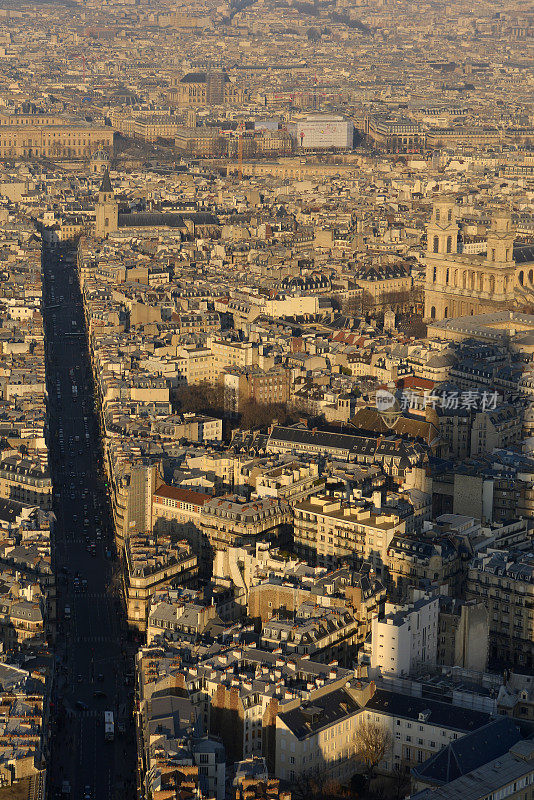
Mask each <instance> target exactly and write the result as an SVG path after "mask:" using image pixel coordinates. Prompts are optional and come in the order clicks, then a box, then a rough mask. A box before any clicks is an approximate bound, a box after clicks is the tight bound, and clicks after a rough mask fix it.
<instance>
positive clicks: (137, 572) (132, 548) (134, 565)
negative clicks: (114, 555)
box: [123, 534, 198, 631]
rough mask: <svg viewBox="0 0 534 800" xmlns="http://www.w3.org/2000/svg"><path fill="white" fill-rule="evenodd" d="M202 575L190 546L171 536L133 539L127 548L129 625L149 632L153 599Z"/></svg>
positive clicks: (131, 538) (125, 579)
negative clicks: (174, 541) (162, 591)
mask: <svg viewBox="0 0 534 800" xmlns="http://www.w3.org/2000/svg"><path fill="white" fill-rule="evenodd" d="M197 575H198V566H197V557H196V555H195V554H194V553H193V552H192V550H191V548H190V547H189V545H188V544H187V542H185V541H183V542H178V543H177V544H174V543H173V542H172V540H171V537H170V536H164V535H159V536H155V535H150V534H149V535H141V534H140V535H137V536H131V537H130V538H129V539H128V541H127V543H126V546H125V548H124V570H123V581H124V594H125V597H126V607H127V615H128V624H129V625H131V626H133V627H136V628H138V629H139V630H141V631H144V630H145V629H146V624H147V615H148V610H149V607H150V602H151V599H152V597H153V595H154V594H155V593H156V592H158V591H161V590H162V589H165V588H167V587H169V588H172V587H173V586H179V585H186V584H188V583H190V582H191V581H192V580H193V579H194V578H195V577H196V576H197Z"/></svg>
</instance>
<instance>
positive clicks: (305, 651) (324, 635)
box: [260, 606, 362, 667]
mask: <svg viewBox="0 0 534 800" xmlns="http://www.w3.org/2000/svg"><path fill="white" fill-rule="evenodd" d="M359 634H360V622H359V619H358V617H357V616H356V614H355V613H354V612H353V611H352V610H350V609H348V608H332V609H326V608H322V609H320V610H318V609H313V608H311V607H308V608H307V607H306V606H303V607H301V608H299V609H298V610H297V611H296V613H295V614H294V616H293V617H292V618H291V619H283V618H282V619H280V618H278V617H274V618H271V619H269V620H267V622H266V623H265V625H264V627H263V630H262V634H261V639H260V644H261V647H262V648H264V649H265V650H279V649H280V650H281V651H282V653H286V654H288V655H289V654H298V655H309V656H310V657H311V658H313V660H314V661H321V662H324V663H326V664H328V663H330V662H331V661H334V660H335V661H337V662H338V663H340V664H341V665H342V666H345V667H349V666H351V664H352V663H353V662H354V657H355V655H356V651H357V648H358V645H359V644H361V643H362V642H361V639H360V635H359Z"/></svg>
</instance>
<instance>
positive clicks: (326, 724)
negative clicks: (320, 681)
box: [275, 687, 361, 783]
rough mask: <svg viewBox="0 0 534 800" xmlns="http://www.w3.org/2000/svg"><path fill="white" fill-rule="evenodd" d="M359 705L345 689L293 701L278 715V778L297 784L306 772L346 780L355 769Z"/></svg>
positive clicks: (315, 693) (276, 763)
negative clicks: (304, 700)
mask: <svg viewBox="0 0 534 800" xmlns="http://www.w3.org/2000/svg"><path fill="white" fill-rule="evenodd" d="M360 713H361V708H360V706H359V704H358V703H357V702H356V701H355V700H354V698H353V697H352V696H351V694H350V693H349V692H348V691H347V690H346V689H345V688H343V687H342V688H335V689H334V690H330V691H326V692H324V693H323V692H321V691H320V690H319V691H317V692H314V693H313V694H312V695H311V696H310V698H309V700H307V701H306V702H302V701H301V700H294V701H293V702H292V703H290V704H288V705H287V706H285V707H284V709H283V710H282V711H281V712H280V713H279V714H278V716H277V717H276V762H275V775H276V777H277V778H280V779H283V780H286V781H289V782H290V783H294V782H295V781H297V780H298V778H299V777H301V776H302V775H305V774H306V773H311V774H327V775H328V776H329V777H330V778H332V779H335V780H337V781H346V780H348V779H349V778H350V777H351V775H352V774H353V773H354V772H355V771H356V763H355V760H354V754H355V751H356V734H357V730H358V717H359V715H360Z"/></svg>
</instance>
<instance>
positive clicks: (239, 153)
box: [237, 122, 245, 181]
mask: <svg viewBox="0 0 534 800" xmlns="http://www.w3.org/2000/svg"><path fill="white" fill-rule="evenodd" d="M244 127H245V123H244V122H240V123H239V127H238V129H237V130H238V134H237V179H238V181H242V180H243V129H244Z"/></svg>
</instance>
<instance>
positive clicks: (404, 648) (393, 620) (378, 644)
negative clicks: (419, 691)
mask: <svg viewBox="0 0 534 800" xmlns="http://www.w3.org/2000/svg"><path fill="white" fill-rule="evenodd" d="M384 611H385V615H384V617H383V619H378V617H375V618H374V619H373V620H372V623H371V630H372V633H371V648H372V651H371V667H372V668H373V669H377V670H379V671H380V674H381V675H383V676H391V677H401V676H407V675H411V674H412V673H413V672H415V671H419V670H421V669H424V668H425V666H429V667H433V666H435V664H436V659H437V650H438V616H439V598H438V597H429V596H427V595H423V596H421V597H420V598H418V599H417V600H415V602H414V603H411V604H410V605H407V606H403V607H399V606H395V605H393V604H392V603H386V605H385V609H384Z"/></svg>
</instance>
